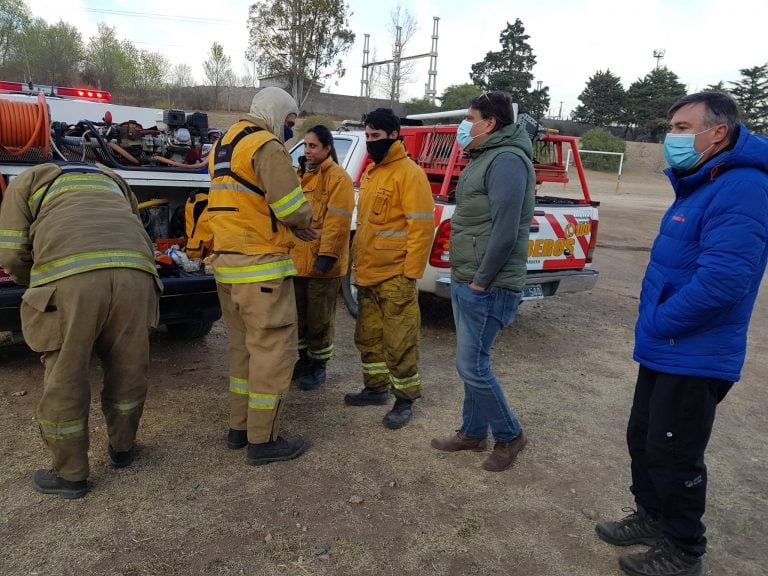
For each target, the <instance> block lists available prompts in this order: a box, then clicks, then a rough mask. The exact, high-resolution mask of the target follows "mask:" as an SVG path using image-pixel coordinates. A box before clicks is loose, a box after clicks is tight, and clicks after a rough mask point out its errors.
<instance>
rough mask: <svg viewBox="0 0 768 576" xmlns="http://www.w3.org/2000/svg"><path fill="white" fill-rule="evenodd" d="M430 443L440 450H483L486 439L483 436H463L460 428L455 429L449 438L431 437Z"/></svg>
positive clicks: (486, 442)
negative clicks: (454, 432)
mask: <svg viewBox="0 0 768 576" xmlns="http://www.w3.org/2000/svg"><path fill="white" fill-rule="evenodd" d="M430 445H431V446H432V448H434V449H435V450H442V451H443V452H459V451H460V450H472V451H473V452H484V451H485V448H486V446H487V445H488V441H487V440H486V439H485V438H469V437H468V436H464V434H462V432H461V430H456V434H454V435H453V436H451V437H450V438H433V439H432V442H430Z"/></svg>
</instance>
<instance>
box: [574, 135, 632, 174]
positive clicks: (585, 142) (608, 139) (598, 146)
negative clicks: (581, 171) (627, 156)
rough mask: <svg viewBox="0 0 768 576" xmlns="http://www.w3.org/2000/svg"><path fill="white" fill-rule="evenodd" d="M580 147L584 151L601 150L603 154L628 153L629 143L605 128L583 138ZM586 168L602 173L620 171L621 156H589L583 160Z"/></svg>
mask: <svg viewBox="0 0 768 576" xmlns="http://www.w3.org/2000/svg"><path fill="white" fill-rule="evenodd" d="M579 147H580V148H581V149H582V150H599V151H601V152H623V153H624V152H626V151H627V143H626V142H625V141H624V140H622V139H621V138H617V137H616V136H614V135H613V134H611V133H610V132H609V131H608V130H606V129H605V128H593V129H592V130H588V131H587V132H585V133H584V135H583V136H582V137H581V142H580V143H579ZM581 161H582V162H583V163H584V167H585V168H589V169H590V170H598V171H602V172H615V171H616V170H618V169H619V161H620V157H619V156H614V155H613V154H605V155H603V154H588V155H586V156H585V157H583V158H582V159H581Z"/></svg>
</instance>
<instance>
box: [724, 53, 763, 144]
mask: <svg viewBox="0 0 768 576" xmlns="http://www.w3.org/2000/svg"><path fill="white" fill-rule="evenodd" d="M739 73H741V80H740V81H739V82H729V84H731V85H732V86H733V88H732V89H731V90H730V92H731V94H732V95H733V97H734V99H735V100H736V102H737V103H738V105H739V108H741V113H742V116H743V117H744V123H745V124H746V125H747V126H748V127H749V129H750V130H752V131H754V132H765V131H766V130H768V64H765V65H763V66H753V67H752V68H742V69H741V70H739Z"/></svg>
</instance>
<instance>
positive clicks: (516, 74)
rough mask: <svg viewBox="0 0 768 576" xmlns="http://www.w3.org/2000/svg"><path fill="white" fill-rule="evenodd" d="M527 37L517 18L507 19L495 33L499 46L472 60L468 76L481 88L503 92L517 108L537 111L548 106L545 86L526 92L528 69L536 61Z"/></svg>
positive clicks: (535, 112) (528, 80) (529, 74)
mask: <svg viewBox="0 0 768 576" xmlns="http://www.w3.org/2000/svg"><path fill="white" fill-rule="evenodd" d="M529 38H530V36H528V35H527V34H526V33H525V27H524V26H523V23H522V21H521V20H520V19H519V18H518V19H516V20H515V23H514V24H510V23H509V22H507V27H506V28H505V29H504V30H502V32H501V34H500V35H499V42H500V43H501V50H500V51H498V52H488V53H487V54H486V55H485V58H484V59H483V60H482V61H481V62H476V63H475V64H472V72H471V73H470V74H469V76H470V78H471V79H472V82H474V84H475V85H476V86H479V87H480V88H482V89H484V90H501V91H504V92H507V93H508V94H509V95H510V97H511V98H512V101H513V102H517V103H518V104H519V107H520V111H521V112H529V113H533V114H537V113H541V112H543V111H544V110H546V109H547V108H549V89H548V88H547V89H546V90H544V89H542V88H539V89H537V91H536V92H537V93H536V94H534V93H532V92H529V90H530V88H531V83H532V82H533V73H532V72H531V70H533V67H534V66H535V65H536V56H534V54H533V49H532V48H531V46H530V44H528V39H529Z"/></svg>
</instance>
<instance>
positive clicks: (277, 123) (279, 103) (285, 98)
mask: <svg viewBox="0 0 768 576" xmlns="http://www.w3.org/2000/svg"><path fill="white" fill-rule="evenodd" d="M248 114H249V115H250V116H253V117H254V118H258V119H259V120H263V121H264V122H266V123H267V126H269V131H270V132H272V134H274V135H275V136H277V137H278V138H279V139H280V142H285V140H284V138H283V136H284V133H283V127H284V126H285V119H286V117H287V116H288V115H289V114H296V115H298V114H299V107H298V106H297V105H296V101H295V100H294V99H293V98H291V95H290V94H288V92H286V91H285V90H283V89H281V88H277V87H275V86H269V87H268V88H262V89H261V90H259V91H258V92H257V93H256V96H254V97H253V100H252V101H251V111H250V112H249V113H248Z"/></svg>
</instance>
